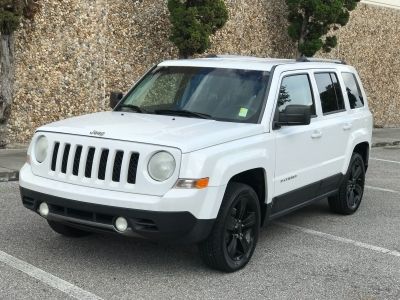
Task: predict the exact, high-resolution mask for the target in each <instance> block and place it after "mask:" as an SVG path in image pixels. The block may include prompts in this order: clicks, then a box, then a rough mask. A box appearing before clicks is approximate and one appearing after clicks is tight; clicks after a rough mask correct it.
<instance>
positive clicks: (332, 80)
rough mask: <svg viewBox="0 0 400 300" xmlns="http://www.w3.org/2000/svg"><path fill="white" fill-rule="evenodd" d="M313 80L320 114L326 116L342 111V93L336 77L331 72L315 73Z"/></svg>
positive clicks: (343, 107)
mask: <svg viewBox="0 0 400 300" xmlns="http://www.w3.org/2000/svg"><path fill="white" fill-rule="evenodd" d="M315 80H316V82H317V86H318V92H319V97H320V99H321V105H322V112H323V113H324V114H328V113H334V112H339V111H342V110H344V109H345V106H344V100H343V93H342V89H341V88H340V84H339V82H338V79H337V75H336V74H335V73H333V72H329V73H328V72H327V73H317V74H315Z"/></svg>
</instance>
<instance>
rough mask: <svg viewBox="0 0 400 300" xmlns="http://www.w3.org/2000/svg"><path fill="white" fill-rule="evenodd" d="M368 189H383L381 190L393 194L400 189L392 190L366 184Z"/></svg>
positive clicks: (397, 192)
mask: <svg viewBox="0 0 400 300" xmlns="http://www.w3.org/2000/svg"><path fill="white" fill-rule="evenodd" d="M365 187H366V188H367V189H371V190H376V191H381V192H389V193H393V194H399V195H400V192H399V191H395V190H391V189H384V188H380V187H376V186H370V185H366V186H365Z"/></svg>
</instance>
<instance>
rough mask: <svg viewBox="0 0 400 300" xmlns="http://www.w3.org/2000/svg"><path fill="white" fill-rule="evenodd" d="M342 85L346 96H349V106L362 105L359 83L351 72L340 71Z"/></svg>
mask: <svg viewBox="0 0 400 300" xmlns="http://www.w3.org/2000/svg"><path fill="white" fill-rule="evenodd" d="M342 77H343V81H344V85H345V86H346V92H347V96H348V97H349V103H350V108H351V109H354V108H359V107H363V106H364V98H363V96H362V93H361V89H360V85H359V84H358V81H357V78H356V76H355V75H354V74H353V73H347V72H345V73H342Z"/></svg>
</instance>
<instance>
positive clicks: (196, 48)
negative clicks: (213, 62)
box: [168, 0, 228, 58]
mask: <svg viewBox="0 0 400 300" xmlns="http://www.w3.org/2000/svg"><path fill="white" fill-rule="evenodd" d="M168 9H169V12H170V21H171V24H172V32H171V36H170V40H171V41H172V42H173V43H174V44H175V45H176V47H177V48H178V49H179V54H180V56H181V57H185V58H186V57H189V56H192V55H193V54H195V53H199V54H200V53H204V52H205V51H206V50H207V49H208V48H209V47H210V35H211V34H214V33H215V32H216V31H217V30H218V29H220V28H222V27H223V26H224V24H225V23H226V21H227V20H228V11H227V9H226V6H225V2H224V1H223V0H186V1H183V0H168Z"/></svg>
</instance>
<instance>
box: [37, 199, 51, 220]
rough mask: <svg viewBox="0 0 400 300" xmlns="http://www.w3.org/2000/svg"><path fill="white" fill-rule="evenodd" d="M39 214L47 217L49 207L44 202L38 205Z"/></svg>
mask: <svg viewBox="0 0 400 300" xmlns="http://www.w3.org/2000/svg"><path fill="white" fill-rule="evenodd" d="M39 214H40V215H41V216H42V217H47V215H48V214H49V206H48V205H47V203H45V202H42V203H40V205H39Z"/></svg>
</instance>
